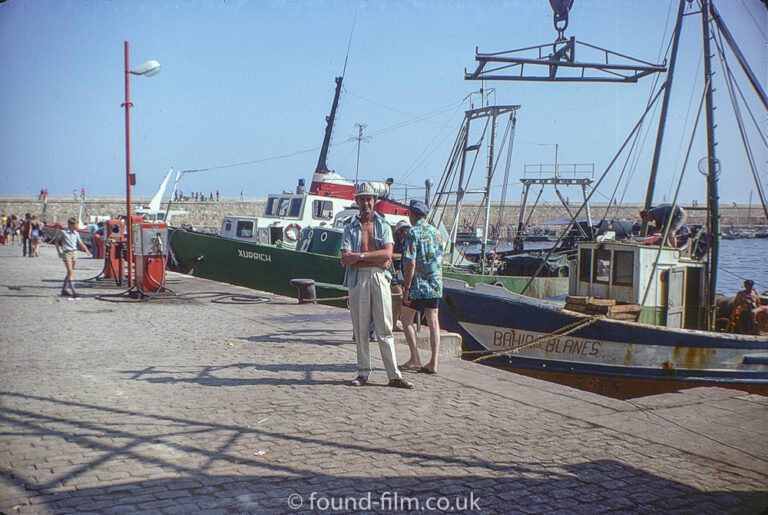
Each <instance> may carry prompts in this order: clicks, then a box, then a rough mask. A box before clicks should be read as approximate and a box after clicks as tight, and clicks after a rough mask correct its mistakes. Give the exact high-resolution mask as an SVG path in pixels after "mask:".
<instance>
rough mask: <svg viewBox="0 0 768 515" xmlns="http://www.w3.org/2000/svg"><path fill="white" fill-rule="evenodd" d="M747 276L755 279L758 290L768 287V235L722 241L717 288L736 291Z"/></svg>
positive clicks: (728, 292)
mask: <svg viewBox="0 0 768 515" xmlns="http://www.w3.org/2000/svg"><path fill="white" fill-rule="evenodd" d="M746 279H752V280H753V281H755V289H756V290H757V291H758V292H760V293H762V292H764V291H768V238H741V239H736V240H721V241H720V263H719V270H718V273H717V291H718V292H719V293H722V294H723V295H735V294H736V292H737V291H739V290H741V289H742V288H743V287H744V280H746Z"/></svg>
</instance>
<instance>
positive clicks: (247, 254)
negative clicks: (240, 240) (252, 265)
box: [237, 249, 272, 263]
mask: <svg viewBox="0 0 768 515" xmlns="http://www.w3.org/2000/svg"><path fill="white" fill-rule="evenodd" d="M237 254H238V255H239V256H240V257H241V258H247V259H256V260H258V261H268V262H270V263H271V262H272V256H270V255H269V254H261V253H259V252H252V251H250V250H242V249H237Z"/></svg>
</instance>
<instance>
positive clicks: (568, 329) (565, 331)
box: [462, 316, 602, 363]
mask: <svg viewBox="0 0 768 515" xmlns="http://www.w3.org/2000/svg"><path fill="white" fill-rule="evenodd" d="M601 318H602V317H600V316H591V317H589V318H587V319H586V320H578V321H576V322H573V323H572V324H568V325H566V326H563V327H561V328H560V329H556V330H555V331H553V332H551V333H549V334H543V335H541V336H539V337H537V338H534V339H533V340H531V341H530V342H528V343H526V344H523V345H518V346H517V347H512V348H509V349H504V350H501V351H497V352H492V353H491V354H486V355H484V356H480V357H479V358H475V359H473V360H472V362H473V363H477V362H478V361H482V360H484V359H488V358H495V357H498V356H504V355H506V354H517V353H518V352H520V351H521V350H522V349H527V348H528V347H533V346H534V345H538V344H540V343H546V342H549V341H551V340H554V339H555V338H558V337H560V336H568V335H569V334H571V333H574V332H576V331H578V330H579V329H583V328H585V327H587V326H590V325H592V324H594V323H595V322H597V321H598V320H600V319H601ZM561 331H562V332H561ZM478 352H487V351H466V352H462V354H476V353H478Z"/></svg>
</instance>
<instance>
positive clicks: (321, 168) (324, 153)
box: [315, 77, 344, 173]
mask: <svg viewBox="0 0 768 515" xmlns="http://www.w3.org/2000/svg"><path fill="white" fill-rule="evenodd" d="M343 80H344V77H336V94H335V95H334V96H333V105H332V106H331V114H330V115H328V116H326V117H325V137H324V138H323V146H322V147H321V148H320V158H319V159H318V160H317V168H315V173H328V172H330V170H329V169H328V165H327V164H326V158H327V157H328V148H329V147H330V146H331V135H332V134H333V123H334V121H335V120H336V108H337V107H338V106H339V95H340V94H341V82H342V81H343Z"/></svg>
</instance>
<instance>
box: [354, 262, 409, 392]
mask: <svg viewBox="0 0 768 515" xmlns="http://www.w3.org/2000/svg"><path fill="white" fill-rule="evenodd" d="M349 312H350V314H351V315H352V328H353V329H354V331H355V342H356V343H357V375H359V376H363V377H366V378H367V377H368V376H369V375H370V373H371V349H370V347H371V344H370V341H369V338H370V337H369V329H370V326H371V317H373V325H374V327H375V328H376V336H377V337H378V339H379V351H380V352H381V359H382V360H383V361H384V368H385V369H386V371H387V377H388V378H389V379H395V378H398V377H402V376H401V375H400V371H399V370H398V369H397V357H396V356H395V340H394V338H393V337H392V293H391V290H390V287H389V281H388V280H387V278H386V276H385V275H384V270H382V269H381V268H379V267H375V266H371V267H364V268H358V269H357V284H355V286H352V287H351V288H350V289H349Z"/></svg>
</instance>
